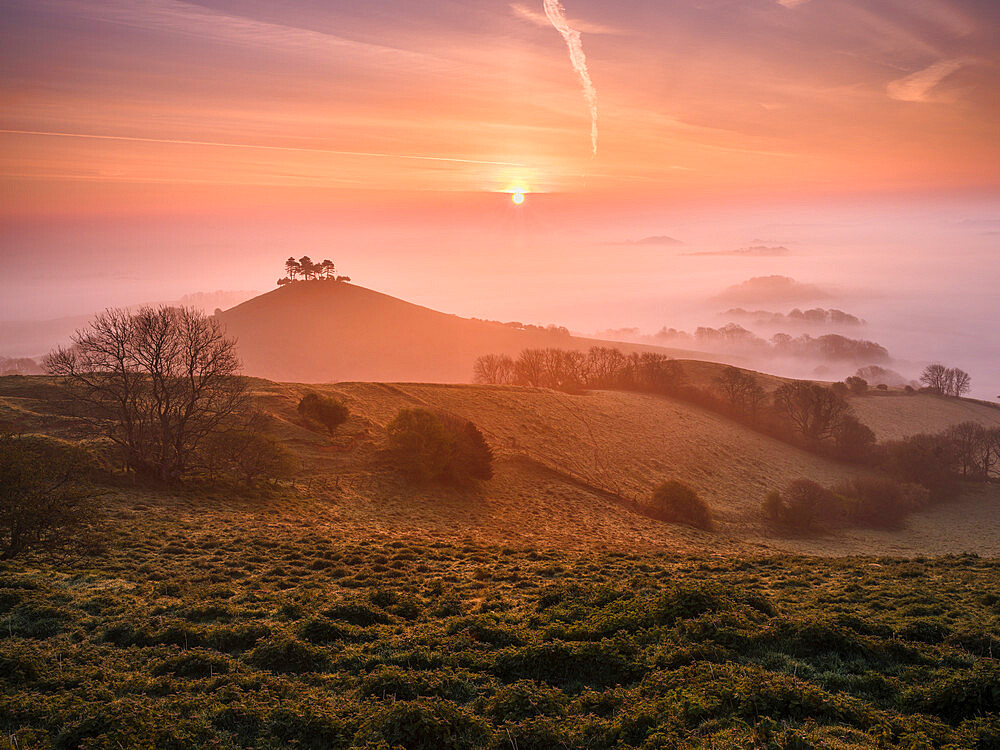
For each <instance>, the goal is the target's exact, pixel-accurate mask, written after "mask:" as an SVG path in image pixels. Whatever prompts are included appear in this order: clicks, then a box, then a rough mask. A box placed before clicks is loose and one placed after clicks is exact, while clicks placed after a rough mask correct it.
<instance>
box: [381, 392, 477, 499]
mask: <svg viewBox="0 0 1000 750" xmlns="http://www.w3.org/2000/svg"><path fill="white" fill-rule="evenodd" d="M386 429H387V431H388V433H389V453H390V454H391V455H392V456H393V458H394V460H395V461H396V464H397V465H398V466H399V468H400V469H402V470H403V471H404V472H405V473H407V474H409V475H410V476H411V477H413V478H414V479H416V480H417V481H420V482H430V481H434V480H440V481H448V482H455V483H463V482H466V481H469V480H476V479H478V480H486V479H490V478H491V477H492V476H493V451H492V450H490V447H489V445H487V443H486V439H485V438H484V437H483V433H482V432H480V431H479V428H478V427H476V426H475V425H474V424H473V423H472V422H470V421H469V420H467V419H462V418H460V417H456V416H453V415H448V414H443V415H438V414H435V413H434V412H431V411H428V410H427V409H400V410H399V413H398V414H397V415H396V418H395V419H393V420H392V422H390V423H389V426H388V427H387V428H386Z"/></svg>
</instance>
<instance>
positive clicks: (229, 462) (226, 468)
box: [201, 427, 299, 487]
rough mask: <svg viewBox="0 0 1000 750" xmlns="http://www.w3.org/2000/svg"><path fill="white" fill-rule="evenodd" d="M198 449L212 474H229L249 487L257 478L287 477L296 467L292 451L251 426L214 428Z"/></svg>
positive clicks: (273, 479) (277, 478) (294, 471)
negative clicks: (215, 429) (217, 429)
mask: <svg viewBox="0 0 1000 750" xmlns="http://www.w3.org/2000/svg"><path fill="white" fill-rule="evenodd" d="M201 451H202V455H203V456H204V458H205V463H206V465H207V467H208V470H209V473H210V474H211V475H212V476H215V475H216V472H220V473H224V474H229V475H232V476H233V477H235V478H238V479H239V480H240V481H242V482H244V483H245V484H246V485H248V486H251V487H252V486H253V485H254V484H256V482H257V481H258V480H267V481H272V482H274V481H277V480H280V479H291V478H292V477H293V476H295V473H296V472H297V471H298V469H299V461H298V459H297V458H296V456H295V454H294V453H292V451H290V450H289V449H288V448H286V447H285V446H284V445H282V444H281V443H280V442H279V441H278V440H277V439H276V438H274V437H273V436H271V435H266V434H264V433H262V432H259V431H257V430H256V429H254V428H253V427H232V428H228V429H223V430H219V431H216V432H214V433H212V434H211V435H209V436H207V437H206V439H205V441H204V443H203V446H202V449H201Z"/></svg>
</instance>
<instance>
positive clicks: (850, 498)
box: [836, 477, 930, 527]
mask: <svg viewBox="0 0 1000 750" xmlns="http://www.w3.org/2000/svg"><path fill="white" fill-rule="evenodd" d="M836 492H837V494H838V495H839V496H840V497H841V498H842V501H843V504H844V510H845V512H846V515H847V517H848V519H849V520H850V521H851V522H853V523H855V524H858V525H861V526H877V527H893V526H898V525H899V524H900V522H902V520H903V519H904V518H905V517H906V516H907V515H908V514H910V513H912V512H913V511H915V510H918V509H920V508H922V507H924V506H926V505H927V504H928V502H929V500H930V492H929V491H928V490H927V489H925V488H924V487H921V486H919V485H916V484H908V483H902V482H896V481H894V480H892V479H888V478H881V477H854V478H853V479H851V480H849V481H847V482H845V483H843V484H841V485H839V486H838V487H837V489H836Z"/></svg>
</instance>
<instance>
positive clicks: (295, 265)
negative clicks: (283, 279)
mask: <svg viewBox="0 0 1000 750" xmlns="http://www.w3.org/2000/svg"><path fill="white" fill-rule="evenodd" d="M301 270H302V266H300V265H299V262H298V261H297V260H295V258H289V259H288V260H286V261H285V273H286V274H287V275H288V278H289V279H291V280H292V281H295V277H296V276H298V275H299V272H300V271H301Z"/></svg>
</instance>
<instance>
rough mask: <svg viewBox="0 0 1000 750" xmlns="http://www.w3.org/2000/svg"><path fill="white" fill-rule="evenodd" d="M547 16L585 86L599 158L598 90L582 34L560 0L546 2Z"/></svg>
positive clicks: (591, 141) (545, 0)
mask: <svg viewBox="0 0 1000 750" xmlns="http://www.w3.org/2000/svg"><path fill="white" fill-rule="evenodd" d="M544 2H545V15H546V16H548V19H549V21H550V22H551V23H552V25H553V26H555V28H556V31H558V32H559V33H560V34H562V38H563V39H565V40H566V46H567V47H569V59H570V62H572V63H573V70H575V71H576V74H577V75H578V76H580V84H581V85H582V86H583V95H584V97H585V98H586V99H587V104H588V105H589V106H590V145H591V148H592V149H593V152H594V156H597V89H595V88H594V84H593V82H592V81H591V80H590V73H588V72H587V57H586V56H585V55H584V54H583V42H582V41H580V32H579V31H577V30H576V29H574V28H572V27H571V26H570V25H569V22H568V21H567V20H566V9H565V8H563V6H562V3H561V2H560V1H559V0H544Z"/></svg>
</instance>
